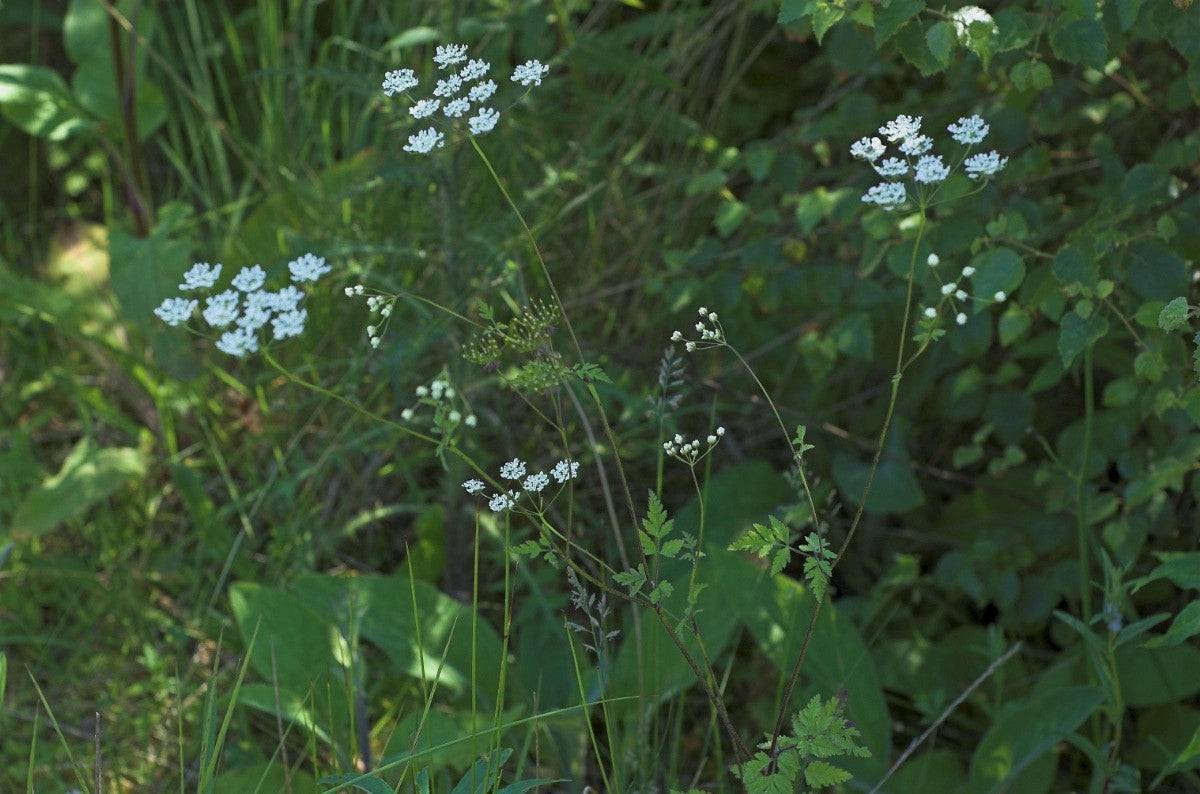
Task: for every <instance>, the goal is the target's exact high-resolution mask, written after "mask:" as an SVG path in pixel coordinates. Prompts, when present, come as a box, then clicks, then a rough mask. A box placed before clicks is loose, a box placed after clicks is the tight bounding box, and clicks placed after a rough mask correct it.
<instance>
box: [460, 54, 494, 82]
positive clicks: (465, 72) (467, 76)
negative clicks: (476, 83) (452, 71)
mask: <svg viewBox="0 0 1200 794" xmlns="http://www.w3.org/2000/svg"><path fill="white" fill-rule="evenodd" d="M491 68H492V65H491V64H490V63H488V62H487V61H481V60H478V59H472V60H470V61H467V65H466V66H464V67H463V69H462V71H461V72H459V73H458V76H459V77H461V78H462V79H463V80H478V79H479V78H480V77H483V76H484V75H485V74H487V73H488V69H491Z"/></svg>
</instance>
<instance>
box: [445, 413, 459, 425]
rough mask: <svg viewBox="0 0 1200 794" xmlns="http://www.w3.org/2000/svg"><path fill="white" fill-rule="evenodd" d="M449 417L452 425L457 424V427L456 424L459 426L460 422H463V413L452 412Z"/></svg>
mask: <svg viewBox="0 0 1200 794" xmlns="http://www.w3.org/2000/svg"><path fill="white" fill-rule="evenodd" d="M448 416H449V419H450V423H451V424H455V425H456V424H458V423H459V422H461V421H462V413H461V412H459V411H451V412H450V413H449V414H448Z"/></svg>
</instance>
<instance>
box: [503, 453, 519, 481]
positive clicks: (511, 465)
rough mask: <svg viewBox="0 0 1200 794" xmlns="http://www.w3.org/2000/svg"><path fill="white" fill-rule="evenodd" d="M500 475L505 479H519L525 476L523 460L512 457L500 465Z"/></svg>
mask: <svg viewBox="0 0 1200 794" xmlns="http://www.w3.org/2000/svg"><path fill="white" fill-rule="evenodd" d="M500 476H501V477H503V478H504V479H506V480H519V479H521V478H522V477H524V476H525V461H523V460H521V459H520V458H513V459H512V460H510V461H509V462H508V463H505V464H504V465H503V466H501V467H500Z"/></svg>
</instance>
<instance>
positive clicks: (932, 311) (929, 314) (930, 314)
mask: <svg viewBox="0 0 1200 794" xmlns="http://www.w3.org/2000/svg"><path fill="white" fill-rule="evenodd" d="M925 316H926V317H928V318H929V319H930V320H932V319H933V318H934V317H937V309H935V308H933V307H932V306H930V307H929V308H928V309H926V310H925Z"/></svg>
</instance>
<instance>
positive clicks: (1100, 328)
mask: <svg viewBox="0 0 1200 794" xmlns="http://www.w3.org/2000/svg"><path fill="white" fill-rule="evenodd" d="M1106 333H1108V318H1106V317H1105V316H1104V315H1102V314H1093V315H1091V316H1090V317H1088V319H1086V320H1084V319H1081V318H1080V317H1079V315H1078V314H1076V313H1075V312H1069V313H1067V314H1064V315H1063V318H1062V323H1061V325H1060V326H1059V331H1058V354H1059V356H1061V357H1062V364H1063V367H1064V368H1065V367H1069V366H1071V362H1072V361H1074V360H1075V357H1076V356H1078V355H1079V354H1080V353H1082V352H1083V351H1084V349H1086V348H1087V346H1088V345H1090V344H1093V343H1094V342H1096V341H1097V340H1098V339H1100V338H1101V337H1102V336H1104V335H1105V334H1106Z"/></svg>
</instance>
